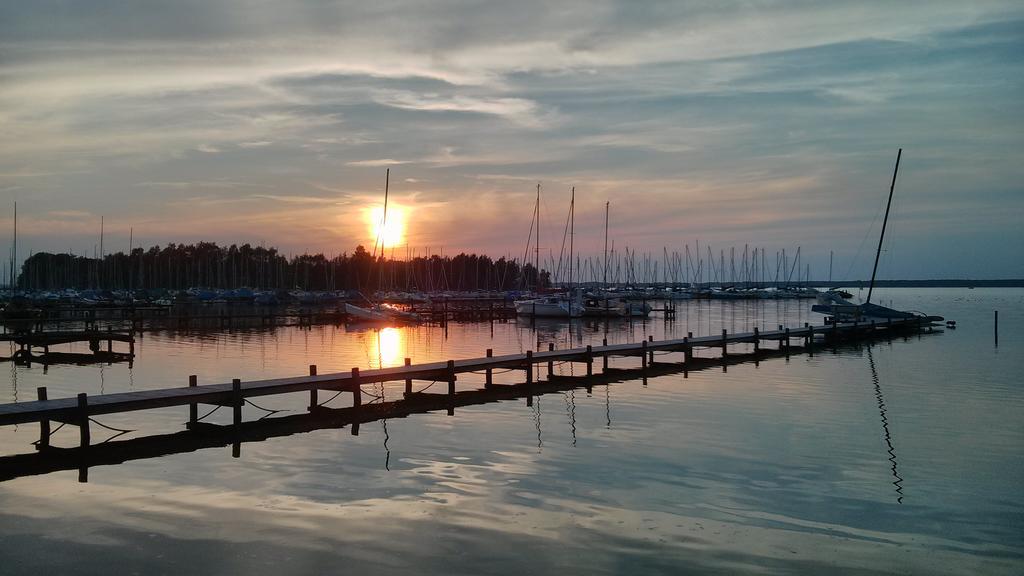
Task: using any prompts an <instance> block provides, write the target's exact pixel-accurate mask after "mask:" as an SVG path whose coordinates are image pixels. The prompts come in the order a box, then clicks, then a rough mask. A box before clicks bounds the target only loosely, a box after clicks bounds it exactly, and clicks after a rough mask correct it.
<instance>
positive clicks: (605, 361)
mask: <svg viewBox="0 0 1024 576" xmlns="http://www.w3.org/2000/svg"><path fill="white" fill-rule="evenodd" d="M607 345H608V339H607V338H602V339H601V346H607ZM601 370H602V371H604V372H607V371H608V354H602V355H601Z"/></svg>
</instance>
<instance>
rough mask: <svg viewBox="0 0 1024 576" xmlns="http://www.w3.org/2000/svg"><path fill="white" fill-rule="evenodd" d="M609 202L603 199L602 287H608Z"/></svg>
mask: <svg viewBox="0 0 1024 576" xmlns="http://www.w3.org/2000/svg"><path fill="white" fill-rule="evenodd" d="M610 205H611V202H608V201H605V203H604V278H602V279H601V283H602V284H604V286H602V287H603V288H607V287H608V206H610Z"/></svg>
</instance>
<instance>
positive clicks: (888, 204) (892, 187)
mask: <svg viewBox="0 0 1024 576" xmlns="http://www.w3.org/2000/svg"><path fill="white" fill-rule="evenodd" d="M902 155H903V148H900V150H899V152H897V153H896V167H895V168H893V170H892V184H890V185H889V200H888V201H887V202H886V203H885V218H883V219H882V233H881V234H879V235H878V250H876V251H875V266H874V268H872V269H871V284H870V285H868V299H867V300H865V303H866V304H870V303H871V292H872V291H873V290H874V289H875V274H876V273H877V272H878V259H879V257H881V255H882V240H884V239H885V225H886V224H887V223H888V222H889V208H890V207H891V206H892V192H893V190H895V189H896V174H897V173H898V172H899V171H900V157H901V156H902Z"/></svg>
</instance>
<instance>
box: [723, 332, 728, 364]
mask: <svg viewBox="0 0 1024 576" xmlns="http://www.w3.org/2000/svg"><path fill="white" fill-rule="evenodd" d="M728 357H729V333H728V332H726V331H725V328H722V358H728Z"/></svg>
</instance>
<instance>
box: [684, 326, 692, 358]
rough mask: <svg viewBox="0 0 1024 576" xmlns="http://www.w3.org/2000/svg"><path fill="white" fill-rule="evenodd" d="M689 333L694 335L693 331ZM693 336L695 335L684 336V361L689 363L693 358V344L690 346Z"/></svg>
mask: <svg viewBox="0 0 1024 576" xmlns="http://www.w3.org/2000/svg"><path fill="white" fill-rule="evenodd" d="M687 334H691V335H692V334H693V332H688V333H687ZM692 337H693V336H684V337H683V362H685V363H686V364H689V363H690V361H691V360H693V346H690V338H692Z"/></svg>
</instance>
